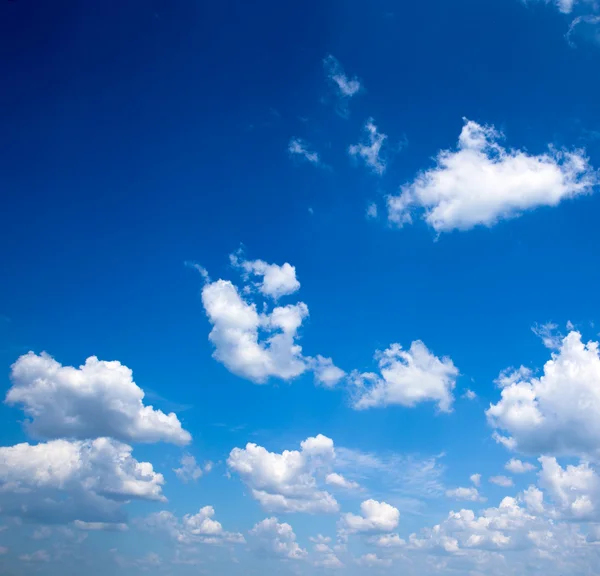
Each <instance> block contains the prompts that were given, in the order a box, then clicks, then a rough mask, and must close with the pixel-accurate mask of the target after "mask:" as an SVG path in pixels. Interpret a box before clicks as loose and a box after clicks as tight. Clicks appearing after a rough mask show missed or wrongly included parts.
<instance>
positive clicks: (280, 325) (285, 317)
mask: <svg viewBox="0 0 600 576" xmlns="http://www.w3.org/2000/svg"><path fill="white" fill-rule="evenodd" d="M202 302H203V304H204V309H205V310H206V314H207V315H208V319H209V321H210V323H211V324H212V325H213V328H212V331H211V332H210V335H209V339H210V341H211V342H212V343H213V344H214V345H215V348H216V349H215V352H214V354H213V355H214V357H215V358H216V359H217V360H218V361H220V362H222V363H223V364H224V365H225V366H226V367H227V368H228V369H229V370H230V371H231V372H233V373H234V374H237V375H238V376H243V377H244V378H248V379H249V380H252V381H254V382H256V383H259V384H262V383H264V382H266V381H267V379H268V378H270V377H276V378H281V379H282V380H290V379H292V378H295V377H296V376H299V375H300V374H302V373H304V372H305V371H306V370H307V362H306V360H305V358H304V357H303V356H302V348H301V346H299V345H298V344H296V337H297V333H298V329H299V328H300V326H301V324H302V321H303V320H304V319H305V318H306V317H307V316H308V307H307V306H306V304H304V303H303V302H300V303H298V304H295V305H288V306H285V307H277V308H275V309H274V310H273V311H272V312H271V314H259V313H258V312H257V310H256V305H255V304H250V303H248V302H246V301H245V300H244V299H243V298H242V297H241V296H240V294H239V292H238V290H237V288H236V287H235V286H234V285H233V284H232V283H231V282H228V281H225V280H217V281H216V282H212V283H210V284H206V285H205V286H204V289H203V290H202ZM259 331H260V332H261V334H262V333H266V334H267V336H265V337H263V338H261V339H259Z"/></svg>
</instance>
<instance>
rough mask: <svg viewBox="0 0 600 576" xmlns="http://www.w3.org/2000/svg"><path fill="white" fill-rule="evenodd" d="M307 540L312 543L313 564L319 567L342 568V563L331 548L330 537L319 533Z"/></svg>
mask: <svg viewBox="0 0 600 576" xmlns="http://www.w3.org/2000/svg"><path fill="white" fill-rule="evenodd" d="M309 540H310V541H311V542H313V543H314V547H313V548H314V551H315V555H316V558H315V560H314V561H313V565H314V566H316V567H320V568H342V567H343V566H344V564H343V563H342V561H341V560H340V559H339V558H338V557H337V556H336V554H335V552H334V551H333V549H332V548H331V546H330V544H331V538H329V537H328V536H323V535H321V534H319V535H317V536H316V537H312V536H311V537H310V538H309Z"/></svg>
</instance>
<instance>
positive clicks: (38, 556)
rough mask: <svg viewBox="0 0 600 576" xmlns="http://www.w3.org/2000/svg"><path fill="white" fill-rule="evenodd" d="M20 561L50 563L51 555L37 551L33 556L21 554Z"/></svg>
mask: <svg viewBox="0 0 600 576" xmlns="http://www.w3.org/2000/svg"><path fill="white" fill-rule="evenodd" d="M19 560H21V561H23V562H50V554H48V552H47V551H46V550H37V551H35V552H33V554H21V555H20V556H19Z"/></svg>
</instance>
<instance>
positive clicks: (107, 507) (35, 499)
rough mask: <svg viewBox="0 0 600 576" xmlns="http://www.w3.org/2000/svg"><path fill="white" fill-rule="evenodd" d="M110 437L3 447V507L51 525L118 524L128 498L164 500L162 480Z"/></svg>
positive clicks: (0, 479) (0, 484)
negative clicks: (81, 522) (80, 522)
mask: <svg viewBox="0 0 600 576" xmlns="http://www.w3.org/2000/svg"><path fill="white" fill-rule="evenodd" d="M131 451H132V448H131V447H130V446H128V445H126V444H123V443H121V442H118V441H116V440H112V439H110V438H97V439H95V440H85V441H68V440H52V441H50V442H46V443H41V444H37V445H30V444H27V443H24V444H17V445H15V446H9V447H2V448H0V503H1V504H0V505H1V507H2V511H3V512H4V513H7V514H14V515H16V516H28V517H30V518H32V519H35V520H38V521H45V522H47V523H53V522H55V523H66V522H70V521H74V520H81V521H84V522H120V521H121V520H122V511H121V503H122V502H123V501H125V500H130V499H139V500H155V501H163V500H165V498H164V496H163V495H162V485H163V484H164V478H163V476H162V474H158V473H156V472H155V471H154V469H153V467H152V464H150V463H149V462H138V461H137V460H135V459H134V458H133V457H132V456H131Z"/></svg>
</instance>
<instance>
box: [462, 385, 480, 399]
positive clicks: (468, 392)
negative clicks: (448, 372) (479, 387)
mask: <svg viewBox="0 0 600 576" xmlns="http://www.w3.org/2000/svg"><path fill="white" fill-rule="evenodd" d="M463 398H466V399H467V400H475V398H477V394H475V392H473V390H469V389H468V388H467V389H466V390H465V392H464V394H463Z"/></svg>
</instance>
